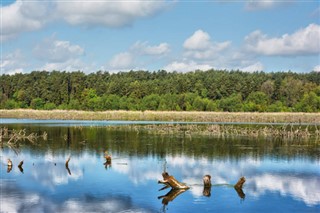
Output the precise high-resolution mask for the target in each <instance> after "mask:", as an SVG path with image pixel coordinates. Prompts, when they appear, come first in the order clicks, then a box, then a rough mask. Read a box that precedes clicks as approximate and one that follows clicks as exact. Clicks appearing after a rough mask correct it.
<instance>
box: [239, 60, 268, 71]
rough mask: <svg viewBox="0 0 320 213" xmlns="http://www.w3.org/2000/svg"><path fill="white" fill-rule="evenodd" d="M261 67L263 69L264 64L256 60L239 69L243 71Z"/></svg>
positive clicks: (259, 69)
mask: <svg viewBox="0 0 320 213" xmlns="http://www.w3.org/2000/svg"><path fill="white" fill-rule="evenodd" d="M263 69H264V66H263V64H262V63H261V62H256V63H254V64H250V65H248V66H246V67H243V68H241V70H242V71H245V72H256V71H263Z"/></svg>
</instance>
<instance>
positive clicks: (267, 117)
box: [0, 109, 320, 125]
mask: <svg viewBox="0 0 320 213" xmlns="http://www.w3.org/2000/svg"><path fill="white" fill-rule="evenodd" d="M0 118H30V119H62V120H130V121H186V122H245V123H247V122H254V123H309V124H317V125H320V113H245V112H235V113H232V112H173V111H144V112H141V111H122V110H120V111H103V112H89V111H76V110H52V111H46V110H30V109H18V110H0Z"/></svg>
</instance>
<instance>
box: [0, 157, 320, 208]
mask: <svg viewBox="0 0 320 213" xmlns="http://www.w3.org/2000/svg"><path fill="white" fill-rule="evenodd" d="M3 157H4V159H6V158H7V157H8V156H7V155H6V153H4V154H3ZM19 158H24V159H30V158H31V156H29V155H28V154H21V156H19ZM44 159H45V160H44V161H43V162H40V160H37V161H36V163H35V165H34V166H29V168H27V169H26V172H25V174H23V175H30V176H31V178H32V179H33V180H31V181H34V182H37V183H39V184H40V185H41V186H42V188H45V187H46V188H49V189H51V190H53V189H55V188H56V186H58V185H67V184H68V183H69V181H74V182H77V181H79V180H80V179H82V178H84V177H85V176H86V175H90V176H95V178H97V177H99V176H100V175H101V174H100V173H98V172H96V173H94V172H95V171H94V168H100V167H102V168H103V167H104V165H103V158H101V159H99V157H97V156H93V155H90V154H88V153H84V154H82V155H79V156H72V157H71V161H70V170H71V172H72V175H68V173H67V171H66V168H65V160H66V156H65V155H56V156H50V154H48V155H46V156H45V157H44ZM166 161H167V166H168V168H167V169H168V171H169V173H170V174H172V175H174V176H175V177H176V178H177V179H178V180H180V181H181V182H184V183H187V184H188V185H190V186H191V189H190V190H189V192H191V194H192V195H193V196H194V197H195V198H199V197H201V196H203V186H202V177H203V175H205V174H210V175H211V176H212V183H213V184H235V183H236V182H237V180H238V179H239V178H240V177H241V176H245V177H246V179H247V182H246V183H245V185H244V192H245V194H246V195H247V196H251V197H255V198H257V199H259V197H261V196H263V195H264V194H266V193H267V192H272V193H279V194H280V195H281V196H285V197H292V198H293V199H295V200H299V201H303V202H304V203H305V204H306V205H308V206H315V205H319V204H320V189H319V187H317V186H319V185H320V171H319V169H318V168H319V165H320V162H312V163H310V162H304V161H302V162H300V161H299V160H297V161H295V160H292V161H291V162H279V161H274V160H270V159H263V160H258V159H254V158H251V157H248V158H242V159H238V160H228V159H225V160H223V161H221V160H215V159H213V160H208V159H206V158H197V159H196V158H193V157H189V156H185V155H179V156H167V157H166ZM53 162H56V166H54V164H53ZM163 162H164V160H163V159H160V160H159V159H157V158H153V157H144V158H138V157H130V158H127V157H122V156H119V157H115V158H114V160H113V161H112V168H111V170H112V172H114V173H117V174H122V175H125V176H126V177H127V178H128V180H130V181H131V182H132V183H133V184H134V185H136V186H138V187H139V186H141V185H146V184H148V183H147V182H148V181H151V182H155V183H156V182H157V181H158V180H159V179H162V177H161V173H162V171H163ZM26 164H28V161H27V163H26ZM29 164H30V163H29ZM14 168H15V170H14V172H15V173H17V172H18V171H17V169H16V166H15V167H14ZM48 168H50V169H48ZM90 168H91V169H92V171H87V170H90ZM84 169H86V171H87V173H84ZM103 169H104V168H103ZM104 172H106V171H104ZM107 172H109V170H108V171H107ZM109 174H111V173H109ZM1 184H2V185H1V187H2V188H3V190H4V191H5V192H6V190H7V191H8V194H6V195H5V196H1V201H2V202H3V203H5V207H4V210H2V211H8V212H11V210H13V212H15V211H19V208H31V207H28V205H30V206H32V208H40V209H41V211H42V210H46V209H49V210H54V211H55V210H58V211H59V212H68V211H79V210H84V209H89V208H94V206H91V205H93V204H92V202H91V201H84V200H83V198H81V199H80V200H77V199H73V198H69V199H67V200H66V201H65V202H64V203H63V205H62V206H63V207H60V205H59V204H56V203H54V202H53V201H50V199H49V201H47V199H46V200H44V199H43V198H42V197H41V195H39V194H37V192H34V193H30V194H29V195H26V194H25V192H23V191H21V192H19V193H18V195H15V192H14V190H18V186H16V188H14V190H13V189H12V188H10V187H9V186H7V185H3V183H1ZM117 186H118V185H117ZM120 187H126V186H120ZM10 190H11V191H10ZM232 190H233V189H232ZM12 191H13V192H12ZM121 191H125V189H121ZM6 193H7V192H6ZM10 193H11V194H12V193H13V194H14V195H12V196H11V195H10ZM15 196H18V198H17V199H18V201H19V199H20V200H21V201H19V202H22V203H26V204H23V205H27V206H24V207H21V206H20V207H16V206H15V205H13V204H12V203H17V205H18V204H19V202H17V200H16V199H15V198H14V197H15ZM31 198H32V199H31ZM126 199H127V198H126ZM120 200H121V201H119V202H120V203H121V202H124V201H123V199H120ZM124 200H125V199H124ZM50 202H53V203H50ZM86 202H87V203H86ZM95 202H96V203H95ZM108 202H109V205H108V208H111V207H112V206H115V207H114V209H110V212H112V211H115V209H117V208H116V207H117V206H118V205H120V206H123V204H119V203H118V200H117V199H116V201H115V200H114V199H109V198H108V199H106V198H102V200H98V201H96V200H93V203H95V204H96V205H97V208H102V209H103V208H107V207H106V206H105V203H108ZM34 203H37V204H34ZM39 203H40V204H39ZM31 204H32V205H31ZM38 204H39V205H40V207H37V205H38ZM21 205H22V204H21ZM85 205H88V206H89V207H88V208H87V207H86V206H85ZM57 208H58V209H57ZM130 208H131V207H130ZM125 209H127V208H125ZM32 210H34V209H32ZM91 210H92V209H91ZM118 210H121V209H118ZM122 210H123V209H122ZM138 211H140V210H138ZM141 211H142V212H143V211H145V210H141Z"/></svg>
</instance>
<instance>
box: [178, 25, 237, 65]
mask: <svg viewBox="0 0 320 213" xmlns="http://www.w3.org/2000/svg"><path fill="white" fill-rule="evenodd" d="M230 45H231V42H230V41H225V42H221V43H218V42H213V41H211V38H210V35H209V34H208V33H207V32H204V31H202V30H197V31H196V32H194V33H193V35H192V36H190V37H189V38H187V39H186V40H185V42H184V44H183V47H184V48H185V50H186V51H185V53H184V56H185V57H188V58H193V59H213V58H214V57H217V54H218V53H220V52H222V51H224V50H226V49H227V48H228V47H230Z"/></svg>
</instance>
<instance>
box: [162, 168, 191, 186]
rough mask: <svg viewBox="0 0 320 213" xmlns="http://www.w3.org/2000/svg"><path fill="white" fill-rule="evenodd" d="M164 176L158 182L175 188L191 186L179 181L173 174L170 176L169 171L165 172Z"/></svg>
mask: <svg viewBox="0 0 320 213" xmlns="http://www.w3.org/2000/svg"><path fill="white" fill-rule="evenodd" d="M162 177H163V180H159V181H158V183H162V184H164V185H166V186H170V187H171V188H173V189H189V187H188V186H187V185H186V184H184V183H181V182H179V181H177V180H176V179H175V178H174V177H173V176H170V175H169V174H168V173H167V172H163V173H162ZM165 188H167V187H165Z"/></svg>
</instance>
